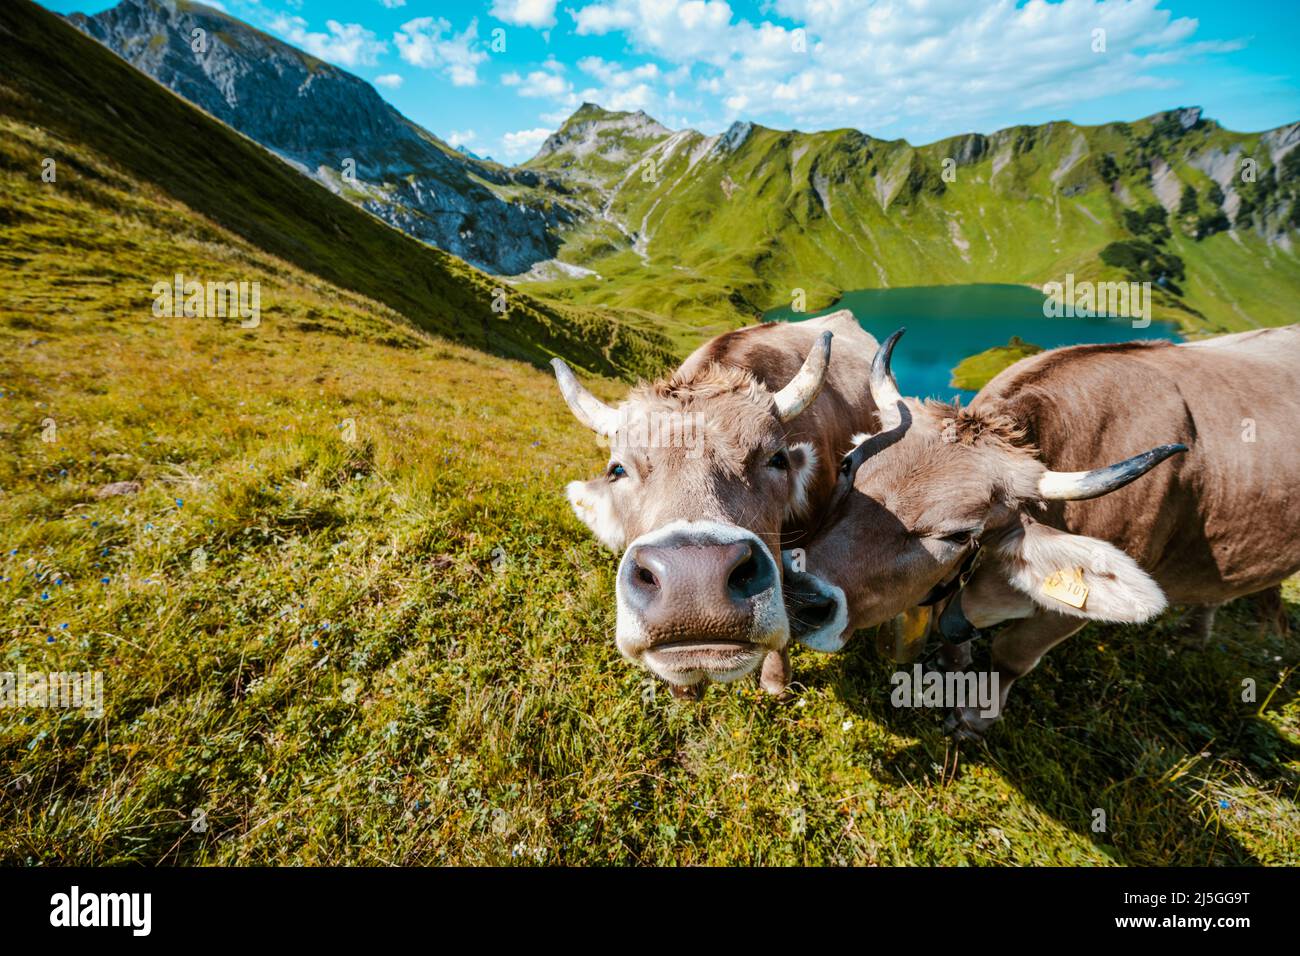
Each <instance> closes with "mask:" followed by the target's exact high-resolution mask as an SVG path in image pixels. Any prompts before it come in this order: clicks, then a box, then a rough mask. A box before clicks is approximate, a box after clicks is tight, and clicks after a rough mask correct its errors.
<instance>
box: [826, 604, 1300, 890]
mask: <svg viewBox="0 0 1300 956" xmlns="http://www.w3.org/2000/svg"><path fill="white" fill-rule="evenodd" d="M1286 612H1287V613H1288V615H1289V617H1290V619H1291V621H1292V622H1293V624H1292V627H1293V633H1294V622H1295V621H1296V620H1300V605H1296V604H1287V605H1286ZM1177 627H1178V620H1177V616H1176V615H1167V616H1166V617H1165V618H1163V619H1161V620H1160V621H1157V622H1156V623H1155V624H1152V625H1147V626H1144V627H1106V626H1098V625H1091V626H1089V627H1088V628H1086V629H1085V630H1083V631H1081V632H1080V633H1079V634H1076V635H1075V636H1074V637H1072V638H1070V639H1069V640H1068V641H1066V642H1065V643H1064V644H1062V645H1061V646H1060V647H1058V648H1056V649H1055V650H1054V651H1053V652H1052V653H1051V654H1050V655H1048V656H1047V657H1046V658H1044V660H1043V662H1042V664H1040V665H1039V667H1038V668H1037V670H1035V671H1034V672H1033V673H1032V674H1030V675H1028V676H1027V677H1026V678H1025V679H1023V680H1022V681H1020V682H1018V683H1017V684H1016V686H1015V687H1014V688H1013V690H1012V692H1011V696H1010V700H1009V702H1008V705H1007V712H1006V716H1005V718H1004V719H1003V720H1002V721H1001V722H1000V723H998V724H997V725H995V726H994V727H993V729H992V730H991V731H990V732H989V734H988V736H987V737H986V740H985V742H984V743H982V744H969V743H967V744H962V745H960V747H959V748H958V749H959V757H958V760H957V770H956V773H957V775H959V776H960V775H961V774H962V772H963V771H962V768H963V766H969V765H972V764H973V765H983V766H987V767H990V768H994V769H996V770H997V772H998V773H999V774H1000V775H1001V776H1002V777H1003V778H1004V779H1006V780H1007V781H1008V782H1009V783H1010V784H1011V785H1012V786H1013V787H1015V788H1016V789H1017V790H1018V791H1020V793H1021V794H1022V795H1023V796H1024V797H1025V798H1027V799H1028V800H1029V801H1030V802H1031V803H1032V804H1033V805H1034V806H1035V807H1037V808H1038V809H1040V810H1041V811H1043V812H1044V813H1046V814H1048V815H1050V816H1051V817H1052V818H1054V819H1055V820H1057V821H1059V822H1060V823H1061V824H1062V825H1063V826H1065V827H1067V828H1069V829H1072V830H1074V831H1076V832H1078V833H1080V834H1082V835H1084V836H1086V837H1087V838H1088V839H1089V840H1090V841H1091V842H1092V843H1093V844H1094V846H1095V847H1096V848H1097V849H1098V851H1099V852H1101V853H1103V854H1105V855H1106V856H1108V857H1110V858H1111V859H1113V860H1115V861H1116V862H1118V863H1124V864H1130V865H1147V866H1149V865H1161V864H1164V865H1180V866H1192V865H1200V866H1205V865H1251V864H1259V863H1261V860H1260V859H1259V858H1258V856H1257V855H1256V853H1254V852H1252V851H1251V850H1250V849H1249V848H1247V847H1246V846H1245V845H1243V843H1242V842H1241V841H1240V840H1239V839H1237V838H1236V837H1235V836H1234V835H1233V834H1232V832H1231V831H1230V830H1229V828H1228V827H1226V826H1225V825H1224V824H1225V822H1226V821H1228V820H1230V819H1232V818H1233V817H1236V818H1243V817H1245V816H1246V815H1248V814H1251V813H1255V814H1263V815H1264V816H1266V817H1267V816H1270V815H1271V814H1270V810H1269V808H1267V807H1259V806H1251V805H1250V803H1251V802H1252V796H1254V797H1257V796H1258V793H1257V791H1258V790H1259V789H1267V790H1269V791H1270V792H1272V793H1273V795H1274V796H1275V797H1276V798H1277V799H1281V800H1286V801H1289V802H1290V803H1291V804H1293V805H1294V804H1296V794H1297V793H1300V774H1297V773H1296V771H1295V769H1294V767H1292V766H1288V764H1289V763H1293V762H1296V761H1300V743H1297V742H1296V741H1294V740H1290V739H1288V738H1287V737H1286V736H1285V735H1283V734H1282V733H1280V732H1279V731H1278V730H1277V729H1276V728H1275V727H1274V726H1273V725H1272V724H1271V723H1270V722H1269V721H1268V720H1266V719H1263V718H1262V717H1260V716H1258V711H1259V710H1260V705H1261V703H1263V702H1264V701H1265V700H1266V699H1268V706H1267V712H1268V713H1270V714H1275V713H1277V712H1279V711H1280V710H1281V709H1282V708H1284V707H1285V706H1286V705H1287V704H1288V703H1290V702H1291V701H1292V700H1293V699H1294V698H1295V696H1296V689H1295V685H1296V680H1295V678H1290V679H1288V680H1284V681H1279V677H1280V675H1281V674H1282V673H1287V674H1289V672H1287V671H1286V668H1288V667H1289V666H1293V665H1295V664H1296V663H1297V660H1298V659H1300V655H1298V654H1297V653H1296V647H1295V642H1294V641H1289V640H1288V641H1284V640H1283V639H1281V638H1280V637H1279V636H1278V635H1277V634H1276V632H1271V633H1268V634H1261V633H1260V630H1259V626H1258V624H1257V619H1256V614H1255V608H1254V607H1253V606H1252V603H1251V602H1250V601H1239V602H1236V603H1235V604H1233V605H1230V606H1228V607H1225V608H1224V609H1222V610H1221V612H1220V614H1219V618H1218V621H1217V622H1216V625H1215V635H1214V638H1213V639H1212V640H1211V642H1210V644H1209V645H1208V646H1207V647H1204V648H1202V647H1200V646H1190V645H1188V644H1187V643H1186V642H1185V641H1184V640H1183V639H1182V638H1181V636H1180V635H1179V633H1178V631H1177ZM871 637H872V634H871V632H864V633H863V634H861V635H859V638H858V639H857V640H855V641H854V642H853V643H851V644H850V646H849V648H848V649H847V650H846V651H845V652H844V654H843V655H842V657H841V658H840V659H839V661H838V666H836V667H833V668H828V669H825V670H823V671H822V672H821V674H820V676H818V677H813V679H812V680H811V681H809V682H806V683H808V684H809V685H810V686H816V685H818V684H821V685H825V686H830V687H832V688H833V689H834V691H835V693H836V694H837V695H838V696H839V697H840V698H841V700H842V701H843V702H844V703H845V704H846V705H847V706H848V707H850V709H852V710H854V711H855V712H856V713H858V714H860V715H861V716H863V717H864V718H867V719H871V720H873V721H877V722H879V723H880V724H882V725H884V726H887V727H888V728H889V729H890V730H891V731H893V732H894V733H897V734H899V735H903V736H908V737H915V738H917V742H916V743H914V744H912V745H911V746H908V747H906V748H905V749H903V750H902V751H900V752H898V753H895V754H894V755H892V756H891V757H890V758H889V759H888V760H887V761H886V762H885V763H883V764H882V765H880V766H879V768H878V769H877V773H878V775H880V776H881V777H882V778H884V779H885V780H886V781H888V782H889V783H891V784H893V785H897V786H906V785H912V786H915V785H917V783H918V781H921V780H922V779H923V778H926V777H931V778H933V776H934V767H935V766H936V765H942V764H944V763H945V758H947V766H949V768H950V767H951V764H952V756H951V754H952V750H953V748H956V747H957V745H950V744H949V743H948V741H946V740H945V738H944V737H943V734H942V723H943V717H944V711H942V710H936V709H933V708H930V709H926V708H906V709H900V708H895V707H894V706H893V705H892V704H891V703H890V689H891V684H890V675H891V674H893V673H894V672H895V671H896V670H899V669H904V668H906V669H909V670H910V665H896V664H893V663H892V662H889V661H887V660H884V659H883V658H882V657H881V655H879V654H878V653H877V652H876V650H875V648H874V647H873V646H872V645H873V641H872V640H871ZM987 665H988V642H987V641H986V640H985V641H981V642H980V645H979V646H977V648H976V651H975V666H976V667H987ZM1247 680H1253V682H1254V687H1255V698H1254V700H1255V702H1253V703H1252V702H1247V701H1243V699H1242V694H1243V687H1244V686H1245V685H1244V684H1243V682H1244V681H1247ZM1270 693H1272V697H1271V699H1270V698H1269V695H1270ZM1252 786H1253V787H1254V788H1255V790H1253V791H1252V790H1251V789H1250V788H1251V787H1252ZM1243 795H1244V796H1243ZM1099 811H1100V812H1099ZM1103 813H1104V817H1103V816H1102V814H1103ZM1103 823H1104V827H1105V828H1104V830H1102V829H1100V826H1101V825H1102V824H1103Z"/></svg>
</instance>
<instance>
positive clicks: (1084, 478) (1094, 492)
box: [1038, 444, 1187, 501]
mask: <svg viewBox="0 0 1300 956" xmlns="http://www.w3.org/2000/svg"><path fill="white" fill-rule="evenodd" d="M1183 451H1187V446H1186V445H1179V444H1174V445H1160V446H1159V447H1157V448H1152V449H1151V450H1150V451H1144V452H1143V453H1142V454H1140V455H1134V456H1133V457H1132V458H1126V459H1124V461H1121V462H1118V463H1116V464H1114V465H1108V466H1106V467H1105V468H1094V469H1092V471H1045V472H1043V477H1041V478H1040V479H1038V496H1039V497H1040V498H1042V499H1043V500H1044V501H1084V500H1086V499H1088V498H1099V497H1101V496H1102V495H1104V494H1108V493H1109V492H1112V491H1114V490H1116V489H1117V488H1123V487H1124V486H1125V485H1127V484H1128V483H1129V482H1130V481H1136V480H1137V479H1138V478H1141V477H1142V476H1143V475H1145V474H1146V473H1147V472H1148V471H1150V470H1151V469H1152V468H1154V467H1155V466H1156V465H1158V464H1160V463H1161V462H1162V461H1164V460H1165V459H1166V458H1168V457H1170V456H1171V455H1177V454H1178V453H1179V452H1183Z"/></svg>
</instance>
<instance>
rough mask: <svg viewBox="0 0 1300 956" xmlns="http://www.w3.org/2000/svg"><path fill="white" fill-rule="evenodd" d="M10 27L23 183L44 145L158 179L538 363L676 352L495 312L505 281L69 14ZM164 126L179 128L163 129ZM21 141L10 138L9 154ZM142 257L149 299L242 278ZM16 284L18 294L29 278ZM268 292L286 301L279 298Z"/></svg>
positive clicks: (235, 228)
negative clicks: (274, 149)
mask: <svg viewBox="0 0 1300 956" xmlns="http://www.w3.org/2000/svg"><path fill="white" fill-rule="evenodd" d="M4 22H5V25H6V30H5V32H3V33H0V59H2V60H3V62H4V64H5V71H4V73H3V74H0V115H2V116H3V117H5V118H6V119H7V120H9V121H10V122H11V123H17V124H23V125H28V126H33V127H37V128H38V129H39V130H40V143H41V148H42V149H44V150H45V151H44V152H42V153H40V154H39V155H38V156H37V157H36V161H35V162H33V161H32V158H31V156H30V155H27V156H24V157H22V158H21V159H18V158H13V159H9V160H7V166H6V168H7V170H8V171H9V172H10V173H12V174H14V175H15V176H16V177H18V181H19V182H21V183H23V184H24V185H23V188H24V189H32V188H35V189H41V188H42V187H43V186H47V185H49V184H43V183H42V181H41V178H40V177H41V164H40V160H41V159H42V158H44V157H47V156H48V157H49V158H52V159H54V160H55V161H56V163H57V164H58V165H57V170H58V181H59V184H60V186H61V187H62V188H63V189H64V190H67V191H78V192H80V193H82V194H86V195H90V196H94V195H96V194H97V192H98V193H103V192H105V191H112V190H113V189H114V188H116V189H117V190H119V191H124V192H127V193H129V192H131V186H132V184H134V183H137V182H138V183H145V184H148V186H149V187H150V188H152V189H154V190H156V191H158V192H161V193H163V194H166V195H167V196H168V197H170V198H172V199H174V200H176V201H177V202H180V203H184V204H185V205H187V206H189V207H190V208H191V209H194V210H199V211H202V213H203V215H204V216H205V217H206V218H208V219H210V220H211V222H212V224H213V225H215V226H220V227H222V228H224V229H226V230H228V231H229V232H230V233H233V234H234V235H235V236H238V237H240V238H241V239H242V240H244V241H246V242H247V243H249V244H251V245H253V246H255V247H257V248H259V249H261V250H264V251H265V252H267V253H269V254H271V255H274V256H277V257H279V258H282V259H284V260H285V261H287V262H290V263H293V264H294V265H296V266H298V267H299V268H302V269H304V270H307V271H308V272H311V273H312V274H314V275H317V276H319V277H321V278H322V279H325V280H327V281H329V282H332V283H334V284H336V285H338V286H340V287H341V288H344V289H348V290H350V291H353V292H356V293H358V294H360V295H364V296H367V297H369V298H371V299H374V300H376V301H378V302H382V303H384V304H385V305H386V306H388V307H389V308H391V309H393V310H394V311H395V312H397V313H399V314H400V315H402V316H404V317H405V318H406V319H407V320H408V321H410V322H411V323H412V324H414V325H415V326H418V327H419V328H422V329H425V330H427V331H430V332H435V333H437V334H439V335H443V336H445V337H447V338H448V339H450V340H453V341H458V342H464V343H467V344H472V345H475V346H478V347H480V348H485V349H487V350H489V351H492V352H495V353H497V354H501V355H506V356H510V357H514V358H520V359H524V360H526V361H529V362H532V363H534V364H539V365H542V364H545V362H546V361H547V360H549V358H550V357H551V356H553V355H563V356H566V357H568V358H571V359H572V360H573V361H574V362H575V363H576V364H578V365H580V366H582V367H585V368H589V369H592V370H595V371H602V372H605V373H613V374H624V375H631V374H635V373H639V372H643V371H648V370H652V369H655V368H659V367H661V366H662V365H663V364H665V363H666V362H667V361H668V360H669V354H668V353H667V352H666V351H665V346H666V345H667V341H666V340H665V339H664V338H663V337H662V336H661V335H657V334H655V333H653V332H652V331H648V330H647V331H639V330H636V329H632V328H628V327H625V326H622V325H620V324H618V323H616V322H613V321H611V320H609V319H607V318H604V317H601V316H598V315H595V314H593V313H591V312H589V311H587V310H583V309H567V308H557V307H555V306H551V305H547V304H544V303H542V302H539V301H537V300H536V299H534V298H532V297H531V296H529V295H527V294H524V293H519V292H511V293H510V294H509V295H508V296H507V297H506V298H505V299H504V300H503V301H504V303H505V306H506V309H505V311H504V313H502V312H500V311H494V310H493V303H494V300H497V299H498V296H497V295H496V294H495V293H494V291H493V290H494V289H497V288H504V286H503V283H502V282H501V281H500V280H498V279H493V278H491V277H489V276H486V275H484V274H482V273H480V272H477V271H476V270H474V269H472V268H470V267H468V266H466V265H465V264H464V263H463V262H461V261H460V260H458V259H456V258H454V257H452V256H449V255H446V254H445V253H442V252H439V251H438V250H435V249H433V248H431V247H429V246H427V245H425V244H423V243H420V242H417V241H415V240H413V239H411V238H409V237H407V236H405V235H403V234H402V233H399V232H397V231H396V230H394V229H392V228H390V227H388V226H386V225H385V224H383V223H382V222H380V221H379V220H378V219H376V218H374V217H373V216H370V215H369V214H367V213H365V212H363V211H361V210H359V209H357V208H356V207H355V206H353V205H352V204H350V203H348V202H346V201H345V200H343V199H341V198H339V197H337V196H335V195H333V194H332V193H330V192H329V191H328V190H326V189H324V188H323V187H321V186H320V185H318V184H316V183H314V182H311V181H310V180H308V179H307V178H306V177H304V176H302V175H300V174H299V173H298V172H297V171H295V170H294V169H293V168H292V167H290V166H288V165H287V164H286V163H284V162H282V161H280V160H279V159H277V158H276V157H274V156H272V155H271V154H270V153H268V152H267V151H265V150H264V149H262V148H261V147H259V146H257V145H256V144H254V143H252V142H251V141H250V140H248V139H246V138H244V137H243V136H240V135H239V134H238V133H236V132H234V131H233V130H231V129H230V128H229V127H226V126H224V125H223V124H221V123H219V122H217V121H216V120H213V119H212V118H211V117H209V116H207V115H205V114H203V113H201V112H199V111H198V110H196V109H194V108H193V107H191V106H190V105H188V104H187V103H186V102H185V101H184V100H182V99H180V98H179V97H177V96H175V95H173V94H171V93H170V92H165V91H164V92H163V93H162V95H160V90H161V89H162V88H161V87H159V85H158V84H157V83H155V82H154V81H153V80H151V79H149V78H148V77H147V76H145V75H143V74H142V73H140V72H138V71H137V70H135V69H133V68H132V67H131V66H129V65H128V64H126V63H125V62H123V61H122V60H121V59H119V58H118V57H116V56H114V55H113V54H112V53H111V52H109V51H108V50H106V49H105V48H103V47H102V46H100V45H99V44H98V43H96V42H95V41H93V40H91V39H89V38H88V37H86V36H84V35H82V34H81V33H79V32H78V31H77V30H75V29H73V28H72V27H71V26H70V25H68V24H67V23H66V22H65V21H63V20H62V19H60V18H58V17H56V16H54V15H53V14H51V13H48V12H46V11H44V10H42V9H40V8H39V7H37V6H35V5H34V4H32V3H30V2H29V0H19V2H17V3H13V4H6V12H5V21H4ZM18 78H21V81H22V82H21V84H18V83H17V82H16V80H17V79H18ZM159 130H169V131H171V132H170V133H169V135H168V136H166V137H162V136H160V135H159V132H158V131H159ZM17 147H18V144H13V146H11V145H10V143H9V142H6V151H7V152H10V151H11V150H12V149H14V148H17ZM95 157H111V158H112V164H113V166H114V168H115V172H114V173H112V174H103V173H100V172H98V171H97V170H96V168H95V163H94V158H95ZM45 192H47V193H57V192H59V190H56V189H48V188H47V189H45ZM106 201H107V202H111V201H117V200H116V199H107V200H106ZM42 221H43V217H41V216H40V215H37V216H36V218H35V219H34V220H32V221H31V222H15V223H10V224H9V229H10V230H12V232H11V234H10V236H9V237H8V238H9V242H8V243H7V244H6V245H7V254H8V255H9V256H16V257H17V259H16V260H15V259H11V260H10V263H9V264H10V265H12V266H22V265H24V264H25V263H26V262H29V261H30V260H28V259H27V256H28V255H40V254H41V253H42V250H43V248H44V243H43V240H42V239H41V237H40V235H39V226H40V223H41V222H42ZM191 232H194V234H195V237H196V239H197V240H198V241H200V242H202V241H214V240H215V234H214V233H213V232H212V231H211V228H210V227H209V229H207V230H206V231H205V230H202V229H198V230H191ZM85 241H86V242H87V243H89V244H90V245H91V250H87V251H88V252H90V251H92V250H93V249H94V248H95V247H96V246H100V247H102V251H103V252H104V253H106V254H112V253H114V252H116V251H118V250H120V248H121V247H120V246H119V244H118V243H117V241H116V239H115V237H114V235H113V234H112V233H111V232H95V231H92V232H91V233H90V234H89V235H88V236H87V238H86V240H85ZM24 250H28V251H24ZM142 265H147V268H145V269H143V270H142V275H141V277H140V281H141V282H142V287H141V286H128V285H126V284H125V283H119V284H118V287H119V289H121V288H141V289H142V291H141V296H142V298H141V302H142V304H143V306H142V307H146V308H147V306H148V304H149V302H150V301H151V299H150V298H149V297H148V296H147V295H145V293H146V292H147V291H148V289H150V288H151V287H152V285H153V283H154V282H156V281H159V280H165V279H167V278H168V277H170V276H171V275H172V274H173V272H175V271H183V272H184V273H185V274H187V275H193V276H194V278H196V279H198V280H200V281H207V280H209V279H214V280H215V279H221V280H228V279H238V278H240V277H241V276H240V274H239V273H238V272H234V273H226V274H220V275H217V276H212V275H206V274H202V273H200V272H198V271H197V270H196V269H194V268H192V267H189V268H185V269H182V266H184V265H186V263H185V261H184V259H182V258H179V257H177V256H175V255H164V256H163V257H162V258H161V259H160V260H158V261H154V262H150V263H147V264H145V263H142ZM118 268H119V269H121V268H122V267H121V266H120V265H119V267H118ZM122 278H123V279H125V278H126V276H122ZM7 291H9V292H10V293H11V294H17V295H22V289H21V286H20V288H18V289H16V290H7ZM265 301H269V303H270V308H271V309H274V308H275V303H274V301H273V300H265Z"/></svg>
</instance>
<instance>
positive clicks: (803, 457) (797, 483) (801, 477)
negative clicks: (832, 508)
mask: <svg viewBox="0 0 1300 956" xmlns="http://www.w3.org/2000/svg"><path fill="white" fill-rule="evenodd" d="M787 457H788V458H789V459H790V479H791V481H792V482H793V484H794V487H793V488H792V489H791V491H790V501H789V503H787V504H786V506H785V518H786V520H787V521H797V520H799V519H801V518H804V517H806V516H807V514H808V508H809V506H810V505H811V504H812V502H811V500H810V499H809V494H810V493H811V491H812V486H813V482H814V481H816V480H817V469H818V468H820V467H821V459H820V458H818V457H817V449H816V448H814V447H813V446H812V445H811V444H809V443H808V442H798V443H796V444H794V445H791V446H790V453H789V455H788V456H787Z"/></svg>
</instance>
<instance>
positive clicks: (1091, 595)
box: [995, 517, 1166, 624]
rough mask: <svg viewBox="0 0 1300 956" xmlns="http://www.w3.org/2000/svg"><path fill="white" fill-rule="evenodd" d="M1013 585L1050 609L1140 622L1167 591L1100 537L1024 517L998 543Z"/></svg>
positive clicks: (1162, 605)
mask: <svg viewBox="0 0 1300 956" xmlns="http://www.w3.org/2000/svg"><path fill="white" fill-rule="evenodd" d="M995 548H996V551H997V553H998V555H999V557H1000V558H1001V561H1002V563H1003V564H1004V565H1005V567H1006V570H1007V572H1008V578H1009V580H1010V582H1011V585H1012V587H1014V588H1016V590H1018V591H1021V592H1022V593H1024V594H1025V595H1027V596H1028V597H1029V598H1030V599H1031V600H1032V601H1034V603H1035V604H1038V605H1039V606H1040V607H1043V608H1045V609H1046V610H1049V611H1056V612H1057V613H1059V614H1065V615H1068V616H1070V617H1081V618H1087V619H1088V620H1092V621H1114V622H1119V623H1129V624H1139V623H1141V622H1143V621H1147V620H1150V619H1151V618H1153V617H1155V616H1156V615H1157V614H1159V613H1160V612H1161V611H1163V610H1164V609H1165V603H1166V602H1165V595H1164V592H1163V591H1161V590H1160V586H1159V585H1158V584H1156V582H1155V581H1154V580H1152V579H1151V576H1150V575H1149V574H1147V573H1146V572H1145V571H1143V570H1142V569H1141V568H1140V567H1138V563H1137V562H1136V561H1134V560H1133V559H1132V558H1131V557H1129V556H1128V555H1127V554H1125V553H1124V552H1123V551H1121V550H1119V548H1116V547H1115V546H1114V545H1112V544H1108V543H1107V542H1105V541H1102V540H1100V539H1098V538H1089V537H1085V536H1084V535H1080V534H1069V533H1068V532H1065V531H1058V530H1057V529H1056V528H1049V527H1047V526H1046V525H1043V524H1039V523H1038V522H1036V521H1034V520H1032V519H1030V518H1027V517H1026V518H1023V519H1022V524H1021V527H1020V529H1018V530H1017V531H1016V532H1015V533H1013V534H1011V535H1008V536H1007V537H1006V538H1004V539H1003V540H1002V541H1001V542H999V543H998V544H997V545H995Z"/></svg>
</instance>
